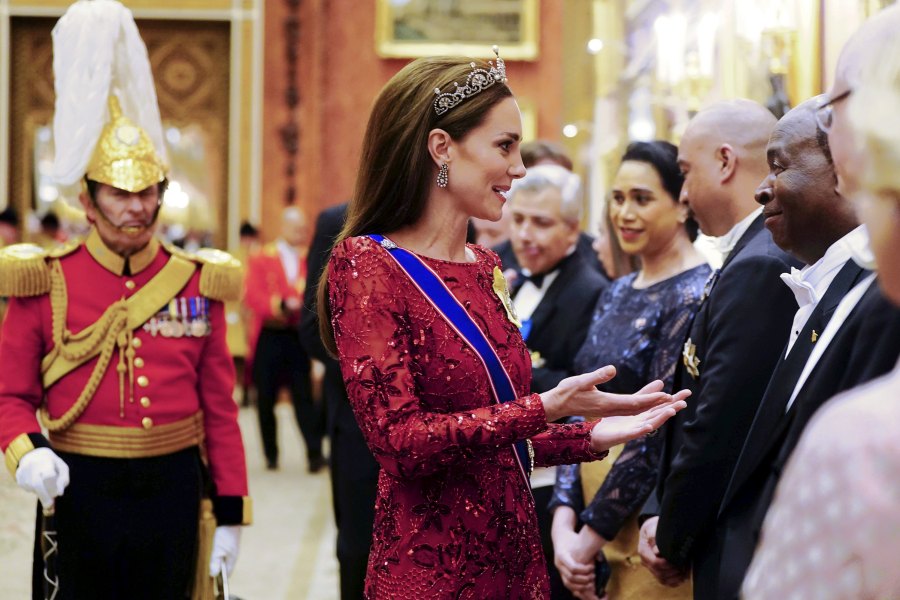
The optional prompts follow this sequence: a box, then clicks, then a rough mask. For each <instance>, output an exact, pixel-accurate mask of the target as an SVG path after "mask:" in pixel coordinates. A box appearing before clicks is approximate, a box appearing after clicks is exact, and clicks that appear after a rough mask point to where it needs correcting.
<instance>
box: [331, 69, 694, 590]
mask: <svg viewBox="0 0 900 600" xmlns="http://www.w3.org/2000/svg"><path fill="white" fill-rule="evenodd" d="M498 62H499V61H498ZM479 73H481V74H484V75H483V77H484V78H482V79H481V80H480V81H476V80H473V76H475V75H478V74H479ZM503 75H504V76H505V70H504V71H503ZM487 77H490V78H492V79H491V80H488V79H486V78H487ZM454 82H455V83H458V84H459V87H454V86H453V84H454ZM436 86H437V87H439V88H440V89H442V90H451V91H454V90H455V91H456V92H457V95H456V96H455V98H451V99H450V101H449V105H450V108H449V110H446V111H443V112H441V111H440V110H439V108H440V107H439V105H438V102H436V101H435V98H436V92H435V91H433V90H434V88H435V87H436ZM437 98H438V100H440V96H438V97H437ZM520 137H521V119H520V116H519V110H518V106H517V105H516V103H515V100H514V99H513V98H512V95H511V92H510V91H509V88H508V87H507V86H506V83H505V79H503V78H501V77H500V71H499V70H498V67H496V66H493V65H489V64H485V63H481V64H480V65H479V66H478V67H475V68H473V67H472V66H470V65H469V64H468V61H464V60H462V59H422V60H418V61H415V62H413V63H411V64H410V65H408V66H407V67H406V68H404V69H403V70H402V71H401V72H400V73H398V74H397V75H396V76H395V77H394V78H393V79H392V80H391V81H390V82H389V83H388V85H387V86H386V87H385V89H384V90H383V91H382V93H381V95H380V96H379V98H378V99H377V100H376V103H375V106H374V108H373V111H372V115H371V117H370V120H369V126H368V129H367V132H366V137H365V140H364V147H363V154H362V160H361V166H360V171H359V175H358V180H357V189H356V193H355V194H354V198H353V201H352V202H351V204H350V207H349V212H348V221H347V226H346V228H345V231H344V232H343V234H342V241H340V242H339V243H338V244H337V245H336V246H335V248H334V251H333V253H332V257H331V261H330V263H329V269H328V270H327V272H326V274H325V275H324V276H323V277H324V278H325V279H324V280H323V283H325V284H326V285H320V302H319V310H320V323H321V324H322V326H323V328H322V329H323V340H324V341H325V343H326V345H329V346H330V347H331V348H332V349H333V350H336V351H337V354H338V356H339V359H340V363H341V369H342V371H343V375H344V380H345V383H346V386H347V394H348V397H349V399H350V402H351V404H352V406H353V410H354V412H355V414H356V418H357V420H358V421H359V424H360V428H361V429H362V432H363V435H364V436H365V437H366V441H367V443H368V445H369V448H370V449H371V450H372V452H373V454H374V456H375V458H376V459H377V460H378V462H379V464H380V465H381V468H382V471H381V474H380V479H379V485H378V498H377V502H376V507H375V511H376V514H375V525H374V531H373V546H372V551H371V554H370V558H369V572H368V575H367V578H366V597H368V598H373V599H374V598H447V599H450V598H471V599H476V598H477V599H481V598H545V597H546V596H547V594H548V585H547V574H546V569H545V566H544V559H543V553H542V551H541V545H540V539H539V534H538V528H537V521H536V518H535V513H534V503H533V500H532V498H531V493H530V490H529V487H528V482H527V479H526V478H525V476H524V473H523V471H522V469H521V467H520V466H519V463H518V462H517V459H516V457H515V452H514V450H513V447H512V444H513V443H514V442H516V441H517V440H523V439H530V440H531V443H532V447H533V452H534V459H533V460H534V462H535V464H537V465H554V464H564V463H571V462H580V461H586V460H595V459H598V458H601V457H602V456H603V455H605V451H606V449H607V448H609V447H610V446H612V445H614V444H616V443H621V442H622V441H625V440H628V439H632V438H634V437H638V436H640V435H645V434H646V433H648V432H650V431H651V430H653V429H655V428H656V427H658V426H659V425H661V424H662V423H663V422H664V421H665V420H666V419H667V418H669V417H670V416H671V415H674V414H675V412H676V410H679V409H680V408H682V407H683V406H684V402H683V401H682V398H683V396H682V395H676V396H674V397H673V396H668V395H666V394H663V393H661V392H660V391H659V390H660V388H661V383H659V382H654V383H652V384H649V385H648V386H646V387H645V388H644V389H643V390H641V393H639V394H635V395H631V396H616V395H614V394H605V393H601V392H599V391H597V390H596V388H595V385H596V384H598V383H600V382H603V381H606V380H608V379H609V378H610V377H611V376H612V375H613V373H614V371H613V370H612V369H606V370H605V369H600V370H598V371H596V372H594V373H589V374H585V375H581V376H578V377H573V378H569V379H567V380H564V381H563V382H562V383H561V384H560V386H559V387H558V388H556V389H554V390H551V391H550V392H546V393H545V394H542V395H537V394H529V393H528V390H529V385H530V380H531V361H530V357H529V355H528V352H527V349H526V347H525V344H524V343H523V342H522V338H521V335H520V334H519V331H518V329H517V326H516V325H515V324H514V323H513V322H512V320H511V319H512V317H511V315H510V314H509V313H508V311H507V308H506V305H505V303H504V301H503V296H504V294H503V293H502V289H501V287H502V286H500V285H498V282H497V280H496V279H495V271H496V269H497V267H499V266H500V261H499V259H498V258H497V256H496V255H495V254H494V253H493V252H491V251H489V250H485V249H483V248H481V247H479V246H475V245H467V244H466V243H465V235H466V225H467V221H468V219H469V217H480V218H488V219H492V220H496V219H498V218H499V217H500V211H501V208H502V205H503V202H504V201H505V192H506V191H508V190H509V186H510V184H511V183H512V180H513V179H515V178H518V177H521V176H522V175H523V174H524V167H523V166H522V161H521V157H520V155H519V150H518V143H519V139H520ZM442 165H447V167H442ZM441 174H444V176H445V177H446V179H444V180H443V181H442V180H440V179H437V184H436V183H435V181H436V178H438V177H439V176H440V175H441ZM441 183H444V184H445V185H441ZM366 233H381V234H386V235H387V237H388V238H389V239H390V240H391V241H393V242H395V243H396V244H398V245H399V246H401V247H403V248H405V249H407V250H409V251H410V252H413V253H415V254H416V255H417V256H418V257H419V258H420V259H421V260H422V261H424V262H425V263H426V264H427V265H428V266H429V267H431V269H432V270H433V271H434V272H435V273H436V274H437V275H438V276H439V277H440V279H441V280H442V281H443V282H444V283H445V285H446V286H447V287H448V289H449V290H450V292H451V293H452V294H453V295H454V296H455V297H456V298H457V299H458V300H459V302H460V303H461V304H462V305H463V307H464V308H465V310H466V311H467V313H468V314H469V315H470V317H471V318H472V319H473V320H474V321H475V323H476V324H477V325H478V326H479V328H480V329H481V330H482V332H483V333H484V334H485V336H486V338H487V339H488V341H489V342H490V344H491V345H492V346H493V348H494V350H495V351H496V353H497V355H498V357H499V358H500V360H501V362H502V363H503V366H504V367H505V368H506V370H507V371H508V373H509V375H510V379H511V380H512V382H513V384H514V387H515V391H516V393H517V395H518V398H517V399H516V400H514V401H511V402H507V403H504V404H496V403H495V399H494V397H493V395H492V392H491V384H490V381H489V379H488V375H487V372H486V370H485V368H484V366H483V364H482V363H481V362H480V361H479V359H478V358H477V356H476V355H475V353H474V352H473V350H472V349H471V348H470V347H469V346H468V345H467V344H466V342H465V341H464V340H463V339H462V338H461V337H460V336H459V335H458V334H457V333H456V332H455V331H454V330H453V329H452V328H451V327H450V325H449V324H448V322H447V320H446V318H445V317H444V316H442V315H441V314H439V313H438V312H437V311H436V310H435V309H434V308H433V307H432V305H431V304H429V303H428V301H427V300H426V299H425V297H424V296H423V295H422V292H421V291H419V289H417V288H416V287H415V285H414V284H413V283H412V281H411V280H410V278H409V276H408V275H406V273H405V272H403V271H402V270H401V269H400V268H399V266H398V265H397V263H396V262H394V260H393V259H392V258H391V257H390V255H389V254H388V252H387V250H385V249H384V248H383V247H381V246H380V245H379V244H378V243H376V242H375V241H373V240H372V239H371V238H368V237H365V236H364V235H362V234H366ZM495 288H496V290H495ZM326 294H327V296H326ZM326 307H328V308H330V311H327V312H326ZM329 325H330V327H329ZM636 410H645V412H643V413H641V414H639V415H636V416H633V417H626V416H618V417H611V418H604V419H602V421H601V422H598V421H591V422H587V423H580V424H576V425H555V424H548V422H550V421H553V420H556V419H558V418H560V417H562V416H565V415H570V414H586V415H588V416H592V417H606V416H611V415H628V414H631V413H632V412H635V411H636Z"/></svg>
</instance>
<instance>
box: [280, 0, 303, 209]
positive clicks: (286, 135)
mask: <svg viewBox="0 0 900 600" xmlns="http://www.w3.org/2000/svg"><path fill="white" fill-rule="evenodd" d="M284 4H285V6H286V7H287V12H286V13H285V17H284V20H283V27H284V44H285V46H284V57H285V79H284V82H285V87H284V95H283V97H282V99H283V100H284V105H285V107H286V108H287V119H286V120H285V122H284V124H282V125H281V127H279V128H278V135H279V138H280V140H281V148H282V150H283V151H284V153H285V155H286V158H285V168H284V175H285V180H286V181H287V182H288V183H287V187H286V188H285V190H284V196H283V200H284V205H285V206H290V205H292V204H294V203H296V201H297V167H298V164H299V157H300V116H299V111H300V80H299V77H298V75H297V68H298V66H299V60H298V57H299V54H300V0H284Z"/></svg>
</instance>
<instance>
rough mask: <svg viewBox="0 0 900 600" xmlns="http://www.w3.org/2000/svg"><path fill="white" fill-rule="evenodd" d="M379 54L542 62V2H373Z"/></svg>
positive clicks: (396, 56) (419, 0)
mask: <svg viewBox="0 0 900 600" xmlns="http://www.w3.org/2000/svg"><path fill="white" fill-rule="evenodd" d="M375 2H376V11H375V22H376V25H375V49H376V52H377V53H378V55H379V56H382V57H385V58H418V57H422V56H440V55H462V56H485V55H487V54H488V53H489V52H490V48H491V46H493V45H494V44H497V45H498V46H500V55H501V56H502V57H503V58H504V59H512V60H534V59H536V58H537V56H538V9H539V6H538V2H539V0H404V1H402V2H398V1H397V0H375Z"/></svg>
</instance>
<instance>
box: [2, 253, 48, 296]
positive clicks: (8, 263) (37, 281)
mask: <svg viewBox="0 0 900 600" xmlns="http://www.w3.org/2000/svg"><path fill="white" fill-rule="evenodd" d="M49 257H50V254H49V253H48V252H47V251H46V250H44V249H43V248H41V247H40V246H37V245H35V244H13V245H12V246H5V247H4V248H0V296H40V295H41V294H47V293H49V292H50V266H49V265H48V264H47V259H48V258H49Z"/></svg>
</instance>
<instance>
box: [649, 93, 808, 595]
mask: <svg viewBox="0 0 900 600" xmlns="http://www.w3.org/2000/svg"><path fill="white" fill-rule="evenodd" d="M774 126H775V117H774V116H773V115H772V114H771V113H769V112H768V111H767V110H766V109H765V108H763V107H762V106H760V105H759V104H756V103H754V102H750V101H748V100H736V101H729V102H721V103H717V104H714V105H712V106H710V107H709V108H707V109H705V110H703V111H701V112H700V113H699V114H698V115H697V116H696V117H694V119H693V120H692V121H691V123H689V125H688V128H687V130H686V131H685V134H684V137H683V138H682V142H681V146H680V148H679V151H678V162H679V164H680V166H681V169H682V170H683V171H684V174H685V181H684V186H683V188H682V192H681V200H682V202H685V203H687V204H688V205H689V206H690V208H691V210H692V212H693V213H694V216H695V217H696V219H697V221H698V222H699V223H700V227H701V229H702V230H703V231H704V232H705V233H707V234H709V235H712V236H716V237H718V240H717V241H718V245H719V249H720V250H721V251H722V253H723V254H724V255H725V256H724V262H723V265H722V268H721V269H720V270H718V271H716V272H715V273H714V274H713V276H712V277H711V278H710V281H709V282H708V283H707V288H706V289H707V291H706V293H705V294H704V296H705V299H704V301H703V303H702V304H701V306H700V309H699V311H698V313H697V315H696V317H695V319H694V322H693V324H692V326H691V329H690V334H689V337H688V339H687V340H686V341H685V344H684V351H683V356H682V360H681V363H680V364H679V367H678V370H677V372H676V375H675V389H681V388H689V389H690V390H691V391H692V392H693V395H692V397H691V398H690V399H689V404H688V408H687V409H685V410H684V411H682V414H683V416H682V417H681V418H677V419H674V420H673V422H672V424H671V425H670V426H668V428H667V429H666V433H665V434H666V442H665V446H664V451H663V459H662V464H661V466H660V476H659V480H658V485H657V490H656V493H655V494H653V495H651V497H650V499H649V500H648V502H647V506H646V507H645V510H644V515H645V516H649V515H657V516H655V517H650V518H647V520H646V521H645V522H644V524H643V527H642V528H641V539H640V543H639V547H638V551H639V553H640V554H641V558H642V560H643V561H644V564H645V565H646V566H647V567H648V568H649V569H650V570H651V571H652V572H653V573H654V575H656V576H657V578H658V579H659V580H660V581H661V582H662V583H669V584H674V583H677V582H679V581H680V580H682V579H684V578H685V577H687V576H688V575H689V574H690V573H691V572H693V578H694V598H697V599H701V600H705V599H710V600H712V599H716V598H717V596H716V584H717V581H718V574H717V570H718V564H719V558H720V557H719V552H720V549H721V544H722V540H721V539H719V538H718V537H717V535H716V531H715V528H714V526H715V521H716V514H717V511H718V509H719V503H720V502H721V500H722V496H723V494H724V492H725V488H726V486H727V485H728V481H729V479H730V477H731V472H732V469H733V468H734V464H735V461H736V460H737V457H738V453H739V452H740V450H741V445H742V443H743V440H744V438H745V436H746V434H747V431H748V429H749V428H750V423H751V422H752V420H753V416H754V415H755V414H756V409H757V407H758V406H759V402H760V400H761V399H762V396H763V392H764V391H765V389H766V384H767V383H768V381H769V378H770V377H771V374H772V371H773V369H774V367H775V363H776V361H777V360H778V358H779V353H780V352H781V350H782V349H783V348H784V345H785V343H786V342H787V337H788V331H789V329H790V326H791V320H792V318H793V315H794V312H795V311H796V303H795V301H794V297H793V294H791V292H790V291H789V290H788V288H787V287H786V286H785V285H784V284H783V283H782V282H781V279H780V275H781V273H784V272H786V271H790V269H791V267H792V266H797V267H799V266H800V263H799V262H798V261H796V260H794V259H792V258H790V257H789V256H788V255H787V254H785V253H784V252H783V251H782V250H780V249H779V248H778V247H777V246H776V245H775V243H774V242H773V241H772V236H771V234H770V233H769V232H768V231H767V230H766V229H765V227H764V226H763V217H762V214H761V208H760V207H759V206H757V204H756V202H755V200H754V195H755V191H756V188H757V186H758V185H759V183H760V182H761V181H762V180H763V179H764V178H765V177H766V175H767V174H768V165H767V163H766V144H767V143H768V140H769V134H770V133H771V131H772V129H773V128H774Z"/></svg>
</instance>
